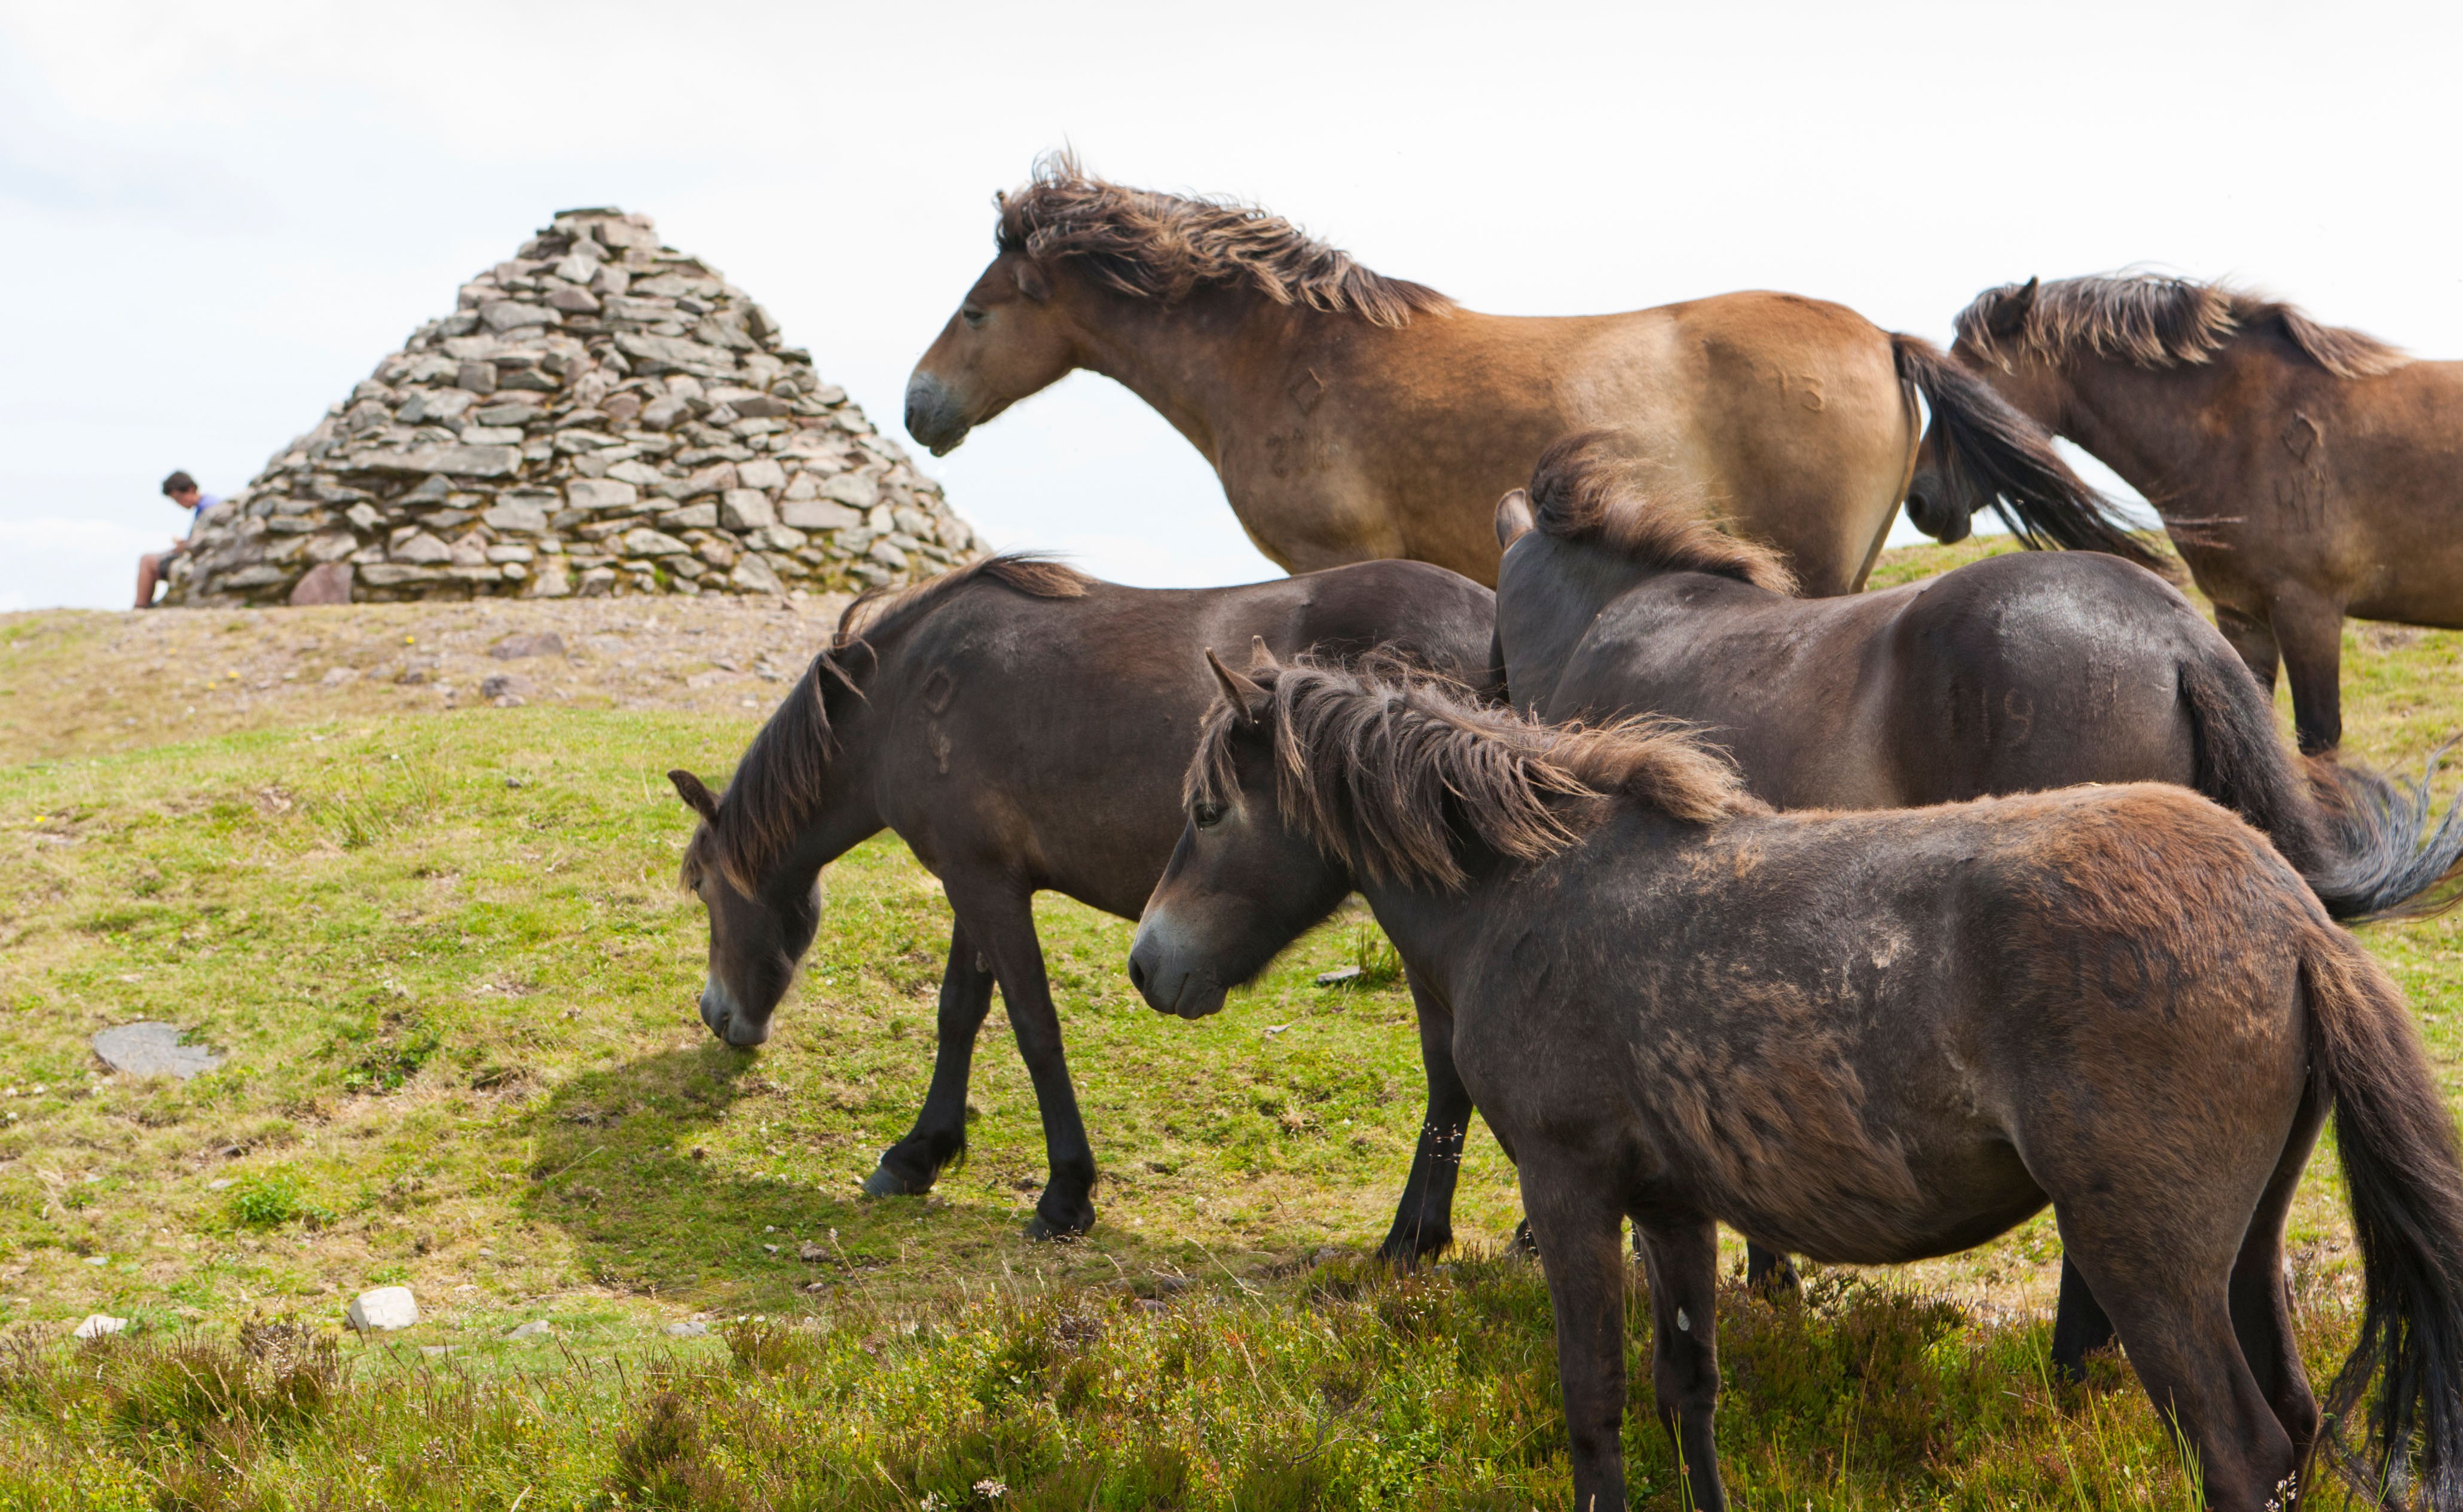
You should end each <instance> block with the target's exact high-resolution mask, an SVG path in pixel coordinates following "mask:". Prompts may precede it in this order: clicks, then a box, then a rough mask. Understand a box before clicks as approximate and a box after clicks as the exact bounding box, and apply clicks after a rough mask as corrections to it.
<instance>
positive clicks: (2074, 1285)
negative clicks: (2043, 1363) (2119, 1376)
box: [2053, 1240, 2112, 1381]
mask: <svg viewBox="0 0 2463 1512" xmlns="http://www.w3.org/2000/svg"><path fill="white" fill-rule="evenodd" d="M2111 1343H2112V1318H2111V1315H2110V1314H2108V1313H2106V1312H2105V1311H2104V1310H2103V1304H2102V1303H2100V1302H2098V1301H2096V1300H2095V1293H2094V1292H2093V1291H2090V1290H2088V1289H2087V1284H2086V1277H2084V1276H2082V1275H2081V1274H2080V1273H2079V1268H2078V1262H2076V1261H2074V1260H2072V1259H2070V1257H2069V1243H2068V1242H2067V1241H2066V1240H2064V1241H2063V1242H2062V1244H2061V1295H2060V1301H2059V1302H2057V1303H2055V1304H2054V1306H2053V1369H2054V1371H2055V1372H2059V1373H2060V1376H2061V1377H2062V1378H2063V1379H2064V1380H2072V1381H2083V1380H2085V1379H2086V1357H2087V1356H2088V1355H2090V1354H2093V1353H2094V1352H2095V1351H2096V1350H2101V1349H2103V1348H2104V1347H2105V1346H2107V1345H2109V1344H2111Z"/></svg>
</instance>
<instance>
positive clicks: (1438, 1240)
mask: <svg viewBox="0 0 2463 1512" xmlns="http://www.w3.org/2000/svg"><path fill="white" fill-rule="evenodd" d="M1411 1004H1412V1005H1413V1006H1414V1007H1415V1008H1417V1009H1418V1010H1419V1015H1420V1064H1421V1065H1422V1066H1423V1067H1425V1068H1427V1070H1428V1117H1427V1118H1426V1119H1425V1120H1424V1121H1423V1122H1422V1123H1421V1125H1420V1146H1419V1149H1418V1150H1416V1151H1415V1152H1413V1154H1412V1156H1411V1176H1410V1179H1409V1180H1408V1181H1406V1182H1405V1183H1404V1186H1403V1200H1402V1202H1401V1204H1400V1205H1398V1206H1397V1207H1396V1208H1395V1210H1394V1226H1393V1227H1392V1228H1390V1229H1388V1230H1386V1233H1385V1242H1384V1243H1383V1244H1380V1245H1379V1246H1377V1255H1378V1258H1379V1259H1381V1260H1384V1261H1388V1262H1390V1263H1393V1264H1401V1265H1408V1264H1411V1263H1412V1262H1413V1261H1416V1260H1418V1259H1419V1258H1420V1257H1421V1256H1423V1255H1434V1254H1436V1253H1438V1252H1439V1251H1441V1250H1443V1249H1444V1248H1445V1247H1446V1246H1447V1245H1448V1244H1450V1243H1452V1242H1453V1238H1454V1226H1453V1214H1454V1183H1455V1181H1456V1180H1457V1179H1458V1178H1459V1177H1461V1175H1462V1155H1463V1140H1464V1138H1465V1137H1466V1136H1468V1135H1469V1134H1470V1133H1471V1090H1470V1089H1469V1088H1467V1087H1465V1086H1464V1085H1463V1080H1462V1076H1461V1074H1460V1073H1459V1072H1458V1071H1456V1070H1455V1069H1454V1016H1453V1014H1452V1013H1450V1012H1449V1011H1447V1010H1446V1009H1444V1008H1441V1007H1439V1006H1437V1005H1436V1004H1432V1003H1430V1002H1429V1001H1428V995H1427V994H1426V993H1423V992H1422V991H1421V990H1420V984H1419V983H1417V982H1413V983H1411Z"/></svg>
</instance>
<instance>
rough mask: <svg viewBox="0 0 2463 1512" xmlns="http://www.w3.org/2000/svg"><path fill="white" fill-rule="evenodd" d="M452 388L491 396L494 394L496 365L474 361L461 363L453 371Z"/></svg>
mask: <svg viewBox="0 0 2463 1512" xmlns="http://www.w3.org/2000/svg"><path fill="white" fill-rule="evenodd" d="M453 386H454V387H456V388H462V389H468V390H469V391H470V392H471V393H473V394H493V393H494V392H496V364H494V363H493V362H482V361H475V360H474V361H469V362H465V363H463V364H462V365H461V366H459V367H457V368H455V369H454V370H453Z"/></svg>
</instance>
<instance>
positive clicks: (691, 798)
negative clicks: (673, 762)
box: [667, 767, 718, 824]
mask: <svg viewBox="0 0 2463 1512" xmlns="http://www.w3.org/2000/svg"><path fill="white" fill-rule="evenodd" d="M667 781H669V782H671V783H674V784H675V785H676V796H677V797H679V798H682V799H683V800H684V801H685V807H686V808H687V809H690V810H692V811H693V812H695V813H697V814H700V815H701V816H702V817H703V818H705V819H707V820H708V821H709V822H710V823H712V824H716V823H718V800H717V799H715V798H713V797H711V796H710V795H709V789H708V788H707V787H704V786H703V785H702V780H701V779H700V778H698V777H696V776H694V775H693V774H692V773H690V772H688V771H687V770H685V769H684V768H683V767H677V768H676V769H675V770H673V771H671V772H669V773H667Z"/></svg>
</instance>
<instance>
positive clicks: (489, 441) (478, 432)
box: [462, 425, 522, 446]
mask: <svg viewBox="0 0 2463 1512" xmlns="http://www.w3.org/2000/svg"><path fill="white" fill-rule="evenodd" d="M521 443H522V432H521V428H520V427H519V426H517V425H465V426H463V427H462V444H464V445H466V446H518V445H520V444H521Z"/></svg>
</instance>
